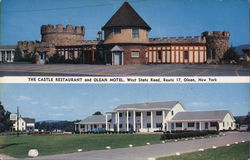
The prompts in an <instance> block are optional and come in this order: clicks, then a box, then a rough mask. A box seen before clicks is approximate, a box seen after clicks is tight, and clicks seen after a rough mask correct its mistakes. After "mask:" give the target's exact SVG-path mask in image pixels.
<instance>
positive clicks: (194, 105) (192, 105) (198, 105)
mask: <svg viewBox="0 0 250 160" xmlns="http://www.w3.org/2000/svg"><path fill="white" fill-rule="evenodd" d="M189 106H191V107H207V106H209V103H206V102H191V103H189Z"/></svg>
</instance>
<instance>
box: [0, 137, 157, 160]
mask: <svg viewBox="0 0 250 160" xmlns="http://www.w3.org/2000/svg"><path fill="white" fill-rule="evenodd" d="M159 139H160V135H159V134H148V135H146V134H145V135H143V134H117V135H67V136H19V137H17V136H0V153H4V154H6V155H10V156H13V157H16V158H25V157H27V153H28V150H29V149H32V148H35V149H38V151H39V155H40V156H43V155H52V154H61V153H71V152H75V151H76V150H77V149H83V151H90V150H100V149H105V148H106V146H110V147H111V148H125V147H128V145H129V144H133V145H134V146H143V145H145V144H146V142H150V143H151V144H157V143H161V141H160V140H159Z"/></svg>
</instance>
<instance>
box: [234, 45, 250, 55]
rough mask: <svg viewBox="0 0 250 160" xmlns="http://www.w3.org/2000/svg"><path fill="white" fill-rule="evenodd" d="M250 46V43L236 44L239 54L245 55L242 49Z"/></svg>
mask: <svg viewBox="0 0 250 160" xmlns="http://www.w3.org/2000/svg"><path fill="white" fill-rule="evenodd" d="M248 47H250V44H243V45H239V46H235V47H234V48H235V51H236V52H237V53H238V55H239V56H243V54H244V53H243V51H242V49H244V48H248Z"/></svg>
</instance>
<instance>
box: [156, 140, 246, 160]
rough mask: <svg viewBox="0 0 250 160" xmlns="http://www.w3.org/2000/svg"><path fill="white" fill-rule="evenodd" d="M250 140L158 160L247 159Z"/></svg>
mask: <svg viewBox="0 0 250 160" xmlns="http://www.w3.org/2000/svg"><path fill="white" fill-rule="evenodd" d="M249 147H250V142H245V143H240V144H235V145H231V146H230V147H219V148H217V149H208V150H205V151H204V152H193V153H186V154H183V155H180V156H171V157H163V158H159V159H157V160H247V159H248V158H250V148H249Z"/></svg>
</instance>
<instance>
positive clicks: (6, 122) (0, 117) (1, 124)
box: [0, 101, 13, 132]
mask: <svg viewBox="0 0 250 160" xmlns="http://www.w3.org/2000/svg"><path fill="white" fill-rule="evenodd" d="M10 114H11V113H10V112H9V111H6V110H5V109H4V106H3V105H2V103H1V101H0V132H5V131H10V129H11V127H12V124H13V123H12V121H10Z"/></svg>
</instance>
